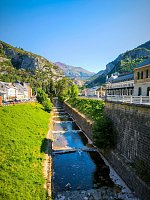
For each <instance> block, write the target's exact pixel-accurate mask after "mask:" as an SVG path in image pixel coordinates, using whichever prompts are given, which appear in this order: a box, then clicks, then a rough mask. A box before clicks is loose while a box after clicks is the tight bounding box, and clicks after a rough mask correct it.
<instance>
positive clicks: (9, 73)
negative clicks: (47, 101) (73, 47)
mask: <svg viewBox="0 0 150 200" xmlns="http://www.w3.org/2000/svg"><path fill="white" fill-rule="evenodd" d="M63 76H64V75H63V72H62V70H61V69H60V68H59V67H58V66H57V65H55V64H54V63H52V62H50V61H48V60H47V59H45V58H43V57H42V56H39V55H36V54H33V53H31V52H28V51H24V50H23V49H22V48H16V47H13V46H11V45H9V44H6V43H5V42H2V41H0V80H1V81H5V82H15V81H20V82H22V81H23V82H29V83H31V86H32V87H33V88H38V87H43V88H44V87H46V86H48V85H49V84H50V83H51V82H52V81H55V80H59V79H60V78H62V77H63Z"/></svg>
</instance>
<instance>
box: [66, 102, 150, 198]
mask: <svg viewBox="0 0 150 200" xmlns="http://www.w3.org/2000/svg"><path fill="white" fill-rule="evenodd" d="M64 109H65V110H66V111H67V112H68V113H69V114H70V115H71V116H72V117H73V118H74V119H75V121H76V122H77V124H78V125H79V126H80V127H81V128H82V130H83V131H84V132H85V133H86V134H87V135H88V137H89V138H90V139H92V122H91V121H90V120H87V119H86V117H85V116H84V115H82V114H81V113H79V112H78V111H77V110H76V109H74V108H72V107H71V106H70V105H69V104H67V103H66V102H65V103H64ZM115 109H116V110H117V107H115ZM110 110H111V109H110V105H109V107H108V106H107V107H105V113H106V114H108V115H109V117H110V116H112V115H111V113H110V112H111V111H110ZM116 110H115V112H116V113H117V111H116ZM123 110H124V111H127V112H126V115H127V114H128V115H130V113H129V111H132V109H131V108H130V107H129V109H128V106H126V108H125V109H124V108H120V111H119V112H121V111H123ZM112 111H113V109H112ZM144 112H146V110H145V109H144ZM137 113H138V114H139V115H140V111H139V112H137ZM119 116H120V115H118V117H119ZM121 116H122V118H123V119H125V118H126V116H123V113H122V115H121ZM121 116H120V117H121ZM147 116H148V115H147ZM112 117H113V116H112ZM135 117H136V116H135ZM141 117H142V115H141ZM145 117H146V116H145ZM128 119H130V118H129V116H128V118H127V119H126V120H128ZM138 119H139V117H138ZM119 120H120V121H121V118H120V119H118V121H119ZM134 121H136V119H135V120H134ZM141 121H142V120H141ZM143 123H145V122H143ZM148 123H149V122H148V121H147V123H146V124H147V126H148ZM125 125H126V123H125V121H124V126H125ZM118 126H119V124H118ZM141 126H143V124H141ZM115 128H116V127H115ZM136 128H137V127H136ZM124 129H125V128H124ZM120 134H124V133H123V132H121V133H118V134H117V137H118V136H120ZM139 134H140V133H139ZM141 134H142V135H144V133H143V132H141ZM129 136H130V135H129V134H126V137H122V142H123V140H124V138H126V140H128V141H129V140H130V138H129ZM127 137H128V138H127ZM117 139H118V138H117ZM119 142H121V141H119ZM135 144H137V143H136V142H135ZM135 144H133V145H135ZM138 144H139V145H140V143H138ZM117 145H118V140H117ZM117 145H116V146H117ZM124 148H125V147H124ZM133 148H134V146H132V145H131V146H130V147H129V149H128V151H129V152H131V151H132V149H133ZM136 148H138V147H136ZM145 153H147V155H148V154H149V152H145ZM104 156H105V158H106V159H107V160H108V162H109V163H110V164H111V165H112V167H113V168H114V169H115V170H116V172H117V173H118V174H119V175H120V176H121V177H122V178H123V180H124V181H125V182H126V184H127V185H128V186H129V188H130V189H131V190H132V191H135V193H136V194H137V195H138V196H139V198H140V199H142V200H148V199H149V197H150V188H149V186H148V185H147V184H146V183H145V182H144V181H142V180H141V179H140V178H139V177H138V176H137V175H136V173H135V170H133V168H132V167H131V165H130V164H131V163H130V162H129V159H128V158H127V156H122V154H121V151H119V149H118V148H116V149H114V150H112V151H110V152H109V153H107V154H105V155H104ZM147 158H148V157H147ZM147 162H149V160H148V161H147Z"/></svg>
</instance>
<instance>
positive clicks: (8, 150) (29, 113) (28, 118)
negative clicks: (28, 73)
mask: <svg viewBox="0 0 150 200" xmlns="http://www.w3.org/2000/svg"><path fill="white" fill-rule="evenodd" d="M49 117H50V114H49V113H47V112H45V111H44V110H43V107H42V106H41V105H40V104H38V103H28V104H20V105H14V106H8V107H0V119H1V123H0V130H1V136H0V149H1V159H0V165H1V171H0V176H1V187H2V190H1V198H2V199H4V200H15V199H22V200H26V199H40V200H45V199H46V193H47V192H46V189H45V188H44V184H45V179H44V176H43V166H42V164H43V163H44V160H45V145H44V144H45V143H44V141H45V137H46V133H47V131H48V123H49Z"/></svg>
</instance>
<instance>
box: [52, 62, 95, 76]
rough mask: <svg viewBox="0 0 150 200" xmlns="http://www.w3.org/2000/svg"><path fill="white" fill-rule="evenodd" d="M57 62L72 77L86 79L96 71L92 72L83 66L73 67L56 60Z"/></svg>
mask: <svg viewBox="0 0 150 200" xmlns="http://www.w3.org/2000/svg"><path fill="white" fill-rule="evenodd" d="M55 64H56V65H57V66H59V67H60V68H61V69H62V70H63V72H64V74H65V75H66V76H67V77H69V78H71V79H74V78H78V79H82V80H85V79H87V78H89V77H91V76H93V75H94V74H95V73H94V72H90V71H88V70H86V69H83V68H81V67H73V66H70V65H66V64H64V63H61V62H55Z"/></svg>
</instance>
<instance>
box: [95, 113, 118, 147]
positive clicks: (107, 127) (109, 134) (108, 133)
mask: <svg viewBox="0 0 150 200" xmlns="http://www.w3.org/2000/svg"><path fill="white" fill-rule="evenodd" d="M114 137H115V134H114V130H113V125H112V122H111V121H110V120H109V119H108V118H107V117H105V116H103V117H102V118H100V119H99V120H97V121H95V123H94V126H93V139H94V143H95V144H96V146H97V147H99V148H101V149H109V148H112V147H113V146H114V140H115V138H114Z"/></svg>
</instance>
